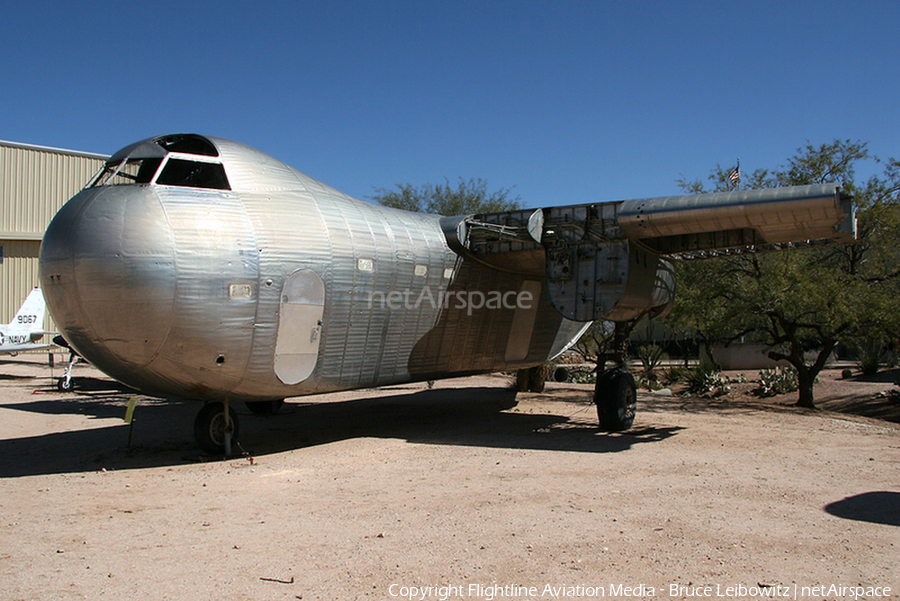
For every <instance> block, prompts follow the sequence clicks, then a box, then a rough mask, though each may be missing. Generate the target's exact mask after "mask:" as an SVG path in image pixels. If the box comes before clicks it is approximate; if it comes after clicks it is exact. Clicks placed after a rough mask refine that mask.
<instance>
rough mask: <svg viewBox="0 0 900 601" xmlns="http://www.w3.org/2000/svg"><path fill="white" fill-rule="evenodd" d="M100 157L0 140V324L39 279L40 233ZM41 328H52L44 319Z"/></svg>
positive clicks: (96, 167)
mask: <svg viewBox="0 0 900 601" xmlns="http://www.w3.org/2000/svg"><path fill="white" fill-rule="evenodd" d="M104 159H105V157H103V156H102V155H97V154H90V153H82V152H73V151H67V150H60V149H56V148H46V147H42V146H32V145H29V144H17V143H14V142H4V141H2V140H0V247H2V249H0V323H9V321H10V319H12V317H13V316H14V315H15V313H16V310H18V308H19V306H20V305H21V304H22V302H23V301H24V300H25V297H26V296H27V295H28V292H29V291H30V290H31V289H32V288H33V287H34V286H36V285H37V284H38V256H39V254H40V247H41V237H42V236H43V234H44V230H45V229H46V228H47V224H49V223H50V220H51V219H52V218H53V216H54V215H55V214H56V211H58V210H59V208H60V207H61V206H62V205H63V204H64V203H65V202H66V201H67V200H68V199H69V198H71V197H72V196H74V195H75V193H76V192H78V191H79V190H80V189H81V188H82V187H84V185H85V183H87V181H88V180H89V179H90V178H91V176H92V175H94V174H95V173H96V172H97V171H98V170H99V169H100V167H101V166H102V165H103V161H104ZM45 327H46V328H51V327H52V324H51V323H50V321H49V319H48V320H47V321H46V323H45Z"/></svg>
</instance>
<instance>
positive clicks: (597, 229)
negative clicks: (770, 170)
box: [443, 184, 856, 264]
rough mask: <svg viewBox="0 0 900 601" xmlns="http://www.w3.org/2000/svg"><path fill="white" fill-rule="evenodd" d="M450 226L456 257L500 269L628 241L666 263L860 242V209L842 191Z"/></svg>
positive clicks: (746, 193) (741, 196) (748, 194)
mask: <svg viewBox="0 0 900 601" xmlns="http://www.w3.org/2000/svg"><path fill="white" fill-rule="evenodd" d="M443 226H444V233H445V235H447V237H448V239H449V241H450V244H451V246H453V247H454V248H455V249H456V250H463V251H464V252H466V254H474V255H476V256H478V257H481V258H483V259H485V260H486V262H490V263H500V264H503V263H509V262H510V261H511V259H510V258H506V259H488V258H487V257H488V256H490V255H503V254H508V253H522V252H527V251H530V250H535V249H538V248H544V249H552V248H555V247H565V246H571V245H573V244H576V245H577V244H582V243H585V242H588V243H594V244H595V245H602V244H604V243H608V242H612V241H616V240H625V239H628V240H633V241H635V242H637V243H639V244H640V245H641V246H643V247H645V248H647V249H648V250H651V251H653V252H655V253H656V254H659V255H664V256H678V255H683V254H686V253H696V252H701V251H712V250H729V249H738V248H746V249H754V248H759V247H767V246H772V245H779V244H786V243H806V242H812V241H823V242H824V241H828V242H845V243H846V242H852V241H854V240H855V239H856V214H855V209H854V207H853V205H852V203H851V201H850V199H849V197H848V196H846V195H844V194H842V193H841V189H840V186H838V185H836V184H823V185H814V186H795V187H788V188H769V189H764V190H739V191H734V192H719V193H713V194H695V195H688V196H665V197H659V198H643V199H637V200H625V201H612V202H600V203H596V204H588V205H573V206H567V207H566V206H564V207H552V208H547V209H537V210H535V209H528V210H523V211H509V212H503V213H488V214H482V215H472V216H465V217H446V218H444V221H443Z"/></svg>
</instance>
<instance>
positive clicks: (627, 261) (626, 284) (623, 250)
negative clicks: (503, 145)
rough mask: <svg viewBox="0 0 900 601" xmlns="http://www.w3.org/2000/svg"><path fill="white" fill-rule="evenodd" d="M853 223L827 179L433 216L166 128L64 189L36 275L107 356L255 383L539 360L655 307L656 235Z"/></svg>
mask: <svg viewBox="0 0 900 601" xmlns="http://www.w3.org/2000/svg"><path fill="white" fill-rule="evenodd" d="M854 232H855V220H854V217H853V210H852V207H851V206H850V205H849V201H848V200H847V199H846V198H845V197H843V196H842V195H841V193H840V190H839V188H837V187H836V186H808V187H804V188H792V189H782V190H769V191H759V192H735V193H726V194H712V195H700V196H690V197H670V198H658V199H644V200H633V201H623V202H608V203H596V204H592V205H579V206H568V207H552V208H547V209H538V210H528V211H512V212H508V213H496V214H487V215H476V216H461V217H456V218H441V217H439V216H434V215H424V214H418V213H409V212H405V211H398V210H395V209H389V208H385V207H381V206H377V205H373V204H371V203H367V202H363V201H359V200H356V199H353V198H351V197H349V196H346V195H344V194H342V193H340V192H337V191H336V190H334V189H332V188H329V187H328V186H325V185H324V184H322V183H320V182H318V181H316V180H314V179H312V178H310V177H307V176H306V175H303V174H302V173H300V172H298V171H296V170H294V169H292V168H290V167H288V166H287V165H285V164H284V163H281V162H279V161H277V160H275V159H273V158H271V157H269V156H268V155H265V154H263V153H261V152H258V151H256V150H254V149H252V148H249V147H247V146H244V145H242V144H237V143H234V142H230V141H228V140H222V139H218V138H203V137H201V136H195V135H175V136H163V137H160V138H153V139H149V140H144V141H142V142H138V143H136V144H133V145H131V146H128V147H126V148H124V149H122V150H121V151H119V152H118V153H116V154H115V155H113V157H111V158H110V160H109V162H108V163H107V167H106V170H105V171H104V172H102V173H101V174H100V175H98V178H97V179H96V180H95V181H94V182H92V184H91V185H89V186H88V187H87V188H85V189H84V190H83V191H82V192H80V193H79V194H78V195H76V196H75V197H73V198H72V199H71V200H70V201H69V202H68V203H67V204H66V205H65V206H64V207H63V208H62V209H61V210H60V211H59V213H58V214H57V216H56V217H55V218H54V219H53V221H52V223H51V224H50V226H49V227H48V228H47V231H46V233H45V235H44V240H43V243H42V247H41V282H42V287H43V289H44V295H45V297H46V300H47V306H48V308H49V310H50V312H51V315H52V316H53V318H54V320H55V321H56V323H57V325H58V326H59V328H60V330H61V332H62V333H63V335H64V336H65V338H66V340H68V341H69V343H70V344H71V345H72V346H73V348H75V349H76V350H77V351H78V352H79V353H81V354H82V355H83V356H84V357H85V358H86V359H87V360H88V361H90V362H91V363H93V364H94V365H96V366H97V367H98V368H100V369H101V370H103V371H104V372H106V373H107V374H109V375H110V376H112V377H113V378H116V379H117V380H119V381H121V382H123V383H125V384H127V385H129V386H132V387H134V388H137V389H138V390H141V391H143V392H146V393H149V394H155V395H162V396H169V397H178V398H192V399H215V400H244V401H262V400H270V399H272V400H274V399H282V398H285V397H291V396H300V395H305V394H312V393H319V392H327V391H334V390H341V389H348V388H361V387H368V386H377V385H383V384H390V383H396V382H407V381H414V380H428V379H437V378H442V377H448V376H453V375H461V374H468V373H476V372H492V371H500V370H512V369H518V368H521V367H528V366H532V365H537V364H540V363H542V362H544V361H547V360H548V359H550V358H552V357H554V356H555V355H557V354H558V353H560V352H561V351H563V350H564V349H565V348H567V347H568V346H569V345H571V344H572V343H573V342H574V341H575V340H576V339H577V338H578V336H579V335H580V333H581V332H582V331H583V330H584V329H585V328H586V327H587V326H588V325H589V324H590V323H591V321H593V320H596V319H610V320H614V321H629V320H633V319H636V318H638V317H640V316H641V315H643V314H645V313H656V314H658V313H661V312H663V311H665V310H666V309H667V307H669V306H670V305H671V302H672V299H673V295H674V281H673V277H672V270H671V265H670V264H669V263H668V262H667V261H666V259H665V257H667V256H673V255H678V254H691V253H694V254H696V253H704V252H706V251H708V250H710V249H732V248H755V247H757V246H759V245H765V244H781V243H785V242H792V241H805V240H818V239H825V238H835V239H842V240H852V239H853V237H854Z"/></svg>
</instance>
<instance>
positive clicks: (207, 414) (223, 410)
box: [194, 402, 238, 455]
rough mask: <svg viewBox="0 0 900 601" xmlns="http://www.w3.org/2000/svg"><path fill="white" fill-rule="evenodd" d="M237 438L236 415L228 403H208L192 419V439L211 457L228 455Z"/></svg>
mask: <svg viewBox="0 0 900 601" xmlns="http://www.w3.org/2000/svg"><path fill="white" fill-rule="evenodd" d="M237 436H238V420H237V413H235V411H234V409H232V408H231V407H230V406H229V404H228V403H219V402H214V403H208V404H206V405H204V407H203V409H201V410H200V413H198V414H197V417H196V419H194V438H195V439H196V440H197V444H198V445H200V448H202V449H203V450H204V451H206V452H207V453H209V454H211V455H230V454H231V442H232V441H234V440H237Z"/></svg>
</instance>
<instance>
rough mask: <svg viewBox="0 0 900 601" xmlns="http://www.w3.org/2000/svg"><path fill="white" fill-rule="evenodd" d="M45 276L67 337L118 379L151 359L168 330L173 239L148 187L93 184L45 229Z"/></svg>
mask: <svg viewBox="0 0 900 601" xmlns="http://www.w3.org/2000/svg"><path fill="white" fill-rule="evenodd" d="M40 270H41V276H40V277H41V283H42V288H43V289H44V296H45V297H46V300H47V306H48V308H49V309H50V313H51V315H52V316H53V319H54V320H55V321H56V325H57V326H58V327H59V329H60V330H61V332H62V333H63V335H64V336H65V338H66V340H67V341H68V342H69V343H70V344H71V345H72V346H73V348H75V349H76V350H77V351H78V352H79V353H81V354H82V355H83V356H84V357H85V359H87V360H88V361H90V362H91V363H93V364H94V365H96V366H97V367H98V368H100V369H101V370H104V371H106V373H108V374H109V375H111V376H113V377H117V378H118V379H127V377H126V378H121V377H119V375H120V374H126V375H127V373H129V372H130V371H131V370H133V369H135V368H140V367H142V366H145V365H147V364H148V363H149V362H150V361H151V360H152V359H153V357H154V356H155V354H156V353H157V351H158V350H159V348H160V346H161V345H162V343H163V342H164V341H165V339H166V336H167V335H168V332H169V329H170V326H171V321H172V316H173V305H174V299H175V245H174V241H173V233H172V229H171V227H170V226H169V224H168V222H167V220H166V215H165V212H164V210H163V207H162V205H161V203H160V201H159V198H158V197H157V196H156V194H155V193H154V192H153V190H152V189H150V188H148V187H136V186H111V187H107V188H89V189H86V190H84V191H82V192H81V193H79V194H78V195H76V196H75V197H73V198H72V199H71V200H70V201H69V202H68V203H66V204H65V205H64V206H63V208H62V209H60V211H59V213H57V215H56V217H54V219H53V221H52V222H51V223H50V225H49V227H48V228H47V231H46V232H45V234H44V239H43V243H42V245H41V258H40Z"/></svg>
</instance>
